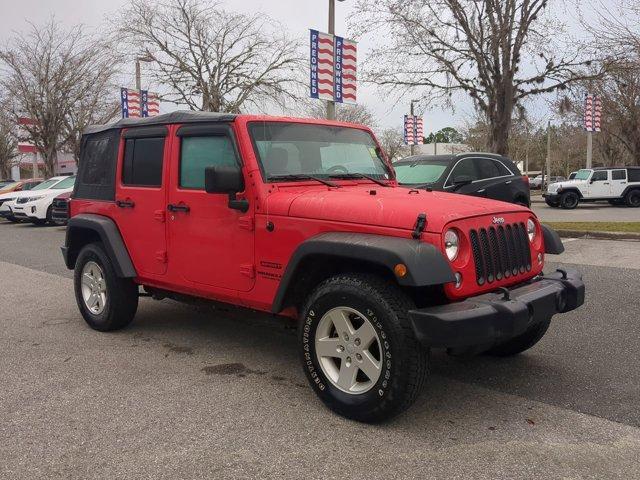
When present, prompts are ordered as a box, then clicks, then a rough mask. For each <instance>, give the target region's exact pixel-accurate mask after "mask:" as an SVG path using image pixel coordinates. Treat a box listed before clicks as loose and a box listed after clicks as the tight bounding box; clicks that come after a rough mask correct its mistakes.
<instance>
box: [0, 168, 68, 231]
mask: <svg viewBox="0 0 640 480" xmlns="http://www.w3.org/2000/svg"><path fill="white" fill-rule="evenodd" d="M74 182H75V177H74V176H60V177H53V178H51V179H49V180H47V181H46V182H42V183H41V184H40V185H38V186H36V187H34V188H32V189H31V190H29V191H26V192H15V193H13V194H9V195H13V199H12V200H11V201H5V202H4V203H3V204H2V206H0V215H3V216H4V217H6V218H7V219H9V220H12V221H16V220H29V221H31V222H33V223H35V224H37V225H44V224H45V223H47V222H51V221H52V219H51V204H52V203H53V199H54V198H55V197H57V196H58V195H60V194H61V193H64V192H71V191H73V184H74Z"/></svg>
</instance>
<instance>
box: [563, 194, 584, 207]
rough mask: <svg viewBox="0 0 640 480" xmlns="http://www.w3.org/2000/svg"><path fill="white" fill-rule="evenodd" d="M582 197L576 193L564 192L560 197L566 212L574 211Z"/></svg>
mask: <svg viewBox="0 0 640 480" xmlns="http://www.w3.org/2000/svg"><path fill="white" fill-rule="evenodd" d="M579 201H580V197H578V194H577V193H576V192H564V193H563V194H562V195H560V206H561V207H562V208H564V209H566V210H572V209H574V208H576V207H577V206H578V202H579Z"/></svg>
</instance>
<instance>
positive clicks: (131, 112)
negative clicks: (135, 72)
mask: <svg viewBox="0 0 640 480" xmlns="http://www.w3.org/2000/svg"><path fill="white" fill-rule="evenodd" d="M120 105H121V107H122V118H140V117H141V116H142V105H141V102H140V92H139V91H138V90H134V89H132V88H124V87H123V88H121V89H120Z"/></svg>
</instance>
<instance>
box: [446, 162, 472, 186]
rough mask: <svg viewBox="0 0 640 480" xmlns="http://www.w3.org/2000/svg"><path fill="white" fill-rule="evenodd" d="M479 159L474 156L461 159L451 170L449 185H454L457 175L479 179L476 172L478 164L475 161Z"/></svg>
mask: <svg viewBox="0 0 640 480" xmlns="http://www.w3.org/2000/svg"><path fill="white" fill-rule="evenodd" d="M476 160H477V159H473V158H465V159H463V160H460V162H458V164H457V165H456V166H455V167H453V170H452V171H451V175H449V180H447V186H449V185H453V181H454V180H455V178H456V177H460V176H463V175H464V176H467V177H471V178H472V179H473V180H478V174H477V172H476V164H475V161H476Z"/></svg>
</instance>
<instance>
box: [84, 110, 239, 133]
mask: <svg viewBox="0 0 640 480" xmlns="http://www.w3.org/2000/svg"><path fill="white" fill-rule="evenodd" d="M236 117H237V115H236V114H233V113H216V112H194V111H191V110H179V111H175V112H171V113H165V114H163V115H158V116H155V117H146V118H123V119H122V120H118V121H117V122H114V123H108V124H105V125H91V126H90V127H87V128H86V129H85V131H84V134H85V135H90V134H92V133H100V132H105V131H107V130H113V129H121V128H130V127H146V126H149V125H167V124H172V123H204V122H207V123H212V122H232V121H233V120H235V118H236Z"/></svg>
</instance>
